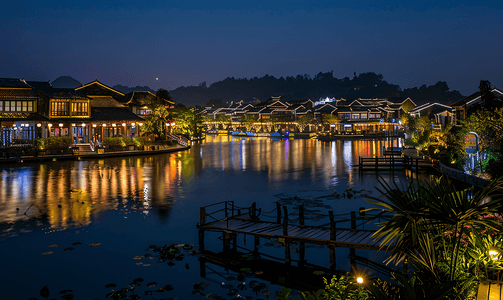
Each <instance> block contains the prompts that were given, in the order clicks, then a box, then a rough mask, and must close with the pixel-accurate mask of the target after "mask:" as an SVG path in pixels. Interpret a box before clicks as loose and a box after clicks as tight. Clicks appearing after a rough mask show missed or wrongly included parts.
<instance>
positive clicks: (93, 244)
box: [89, 243, 101, 247]
mask: <svg viewBox="0 0 503 300" xmlns="http://www.w3.org/2000/svg"><path fill="white" fill-rule="evenodd" d="M99 245H101V243H91V244H89V246H92V247H95V246H99Z"/></svg>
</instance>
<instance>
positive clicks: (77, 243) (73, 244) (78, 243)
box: [72, 242, 82, 246]
mask: <svg viewBox="0 0 503 300" xmlns="http://www.w3.org/2000/svg"><path fill="white" fill-rule="evenodd" d="M81 244H82V243H81V242H73V243H72V246H77V245H81Z"/></svg>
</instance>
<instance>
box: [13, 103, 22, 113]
mask: <svg viewBox="0 0 503 300" xmlns="http://www.w3.org/2000/svg"><path fill="white" fill-rule="evenodd" d="M16 104H17V105H16V107H17V109H16V111H22V104H23V101H16ZM11 106H12V104H11Z"/></svg>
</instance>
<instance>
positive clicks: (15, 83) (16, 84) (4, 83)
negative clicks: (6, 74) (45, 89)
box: [0, 78, 30, 88]
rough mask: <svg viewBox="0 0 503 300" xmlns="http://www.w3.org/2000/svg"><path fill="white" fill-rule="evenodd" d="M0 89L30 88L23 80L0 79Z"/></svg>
mask: <svg viewBox="0 0 503 300" xmlns="http://www.w3.org/2000/svg"><path fill="white" fill-rule="evenodd" d="M0 87H8V88H30V86H29V85H27V84H26V81H24V79H17V78H0Z"/></svg>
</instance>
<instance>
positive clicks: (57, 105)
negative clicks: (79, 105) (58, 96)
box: [51, 101, 68, 116]
mask: <svg viewBox="0 0 503 300" xmlns="http://www.w3.org/2000/svg"><path fill="white" fill-rule="evenodd" d="M51 116H68V102H58V101H52V102H51Z"/></svg>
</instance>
